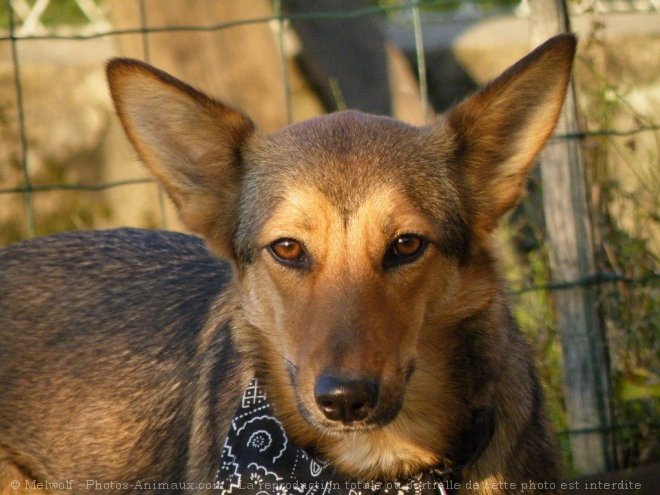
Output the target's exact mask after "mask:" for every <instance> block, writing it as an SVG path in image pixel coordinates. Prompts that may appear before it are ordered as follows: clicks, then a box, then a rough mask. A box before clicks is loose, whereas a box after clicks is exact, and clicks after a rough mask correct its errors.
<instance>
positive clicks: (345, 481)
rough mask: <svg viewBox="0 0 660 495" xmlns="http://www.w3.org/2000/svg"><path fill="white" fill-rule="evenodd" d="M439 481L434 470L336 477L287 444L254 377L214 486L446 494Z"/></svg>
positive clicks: (261, 492)
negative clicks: (375, 477)
mask: <svg viewBox="0 0 660 495" xmlns="http://www.w3.org/2000/svg"><path fill="white" fill-rule="evenodd" d="M441 479H442V478H441V476H439V475H437V474H436V472H435V471H434V470H427V471H425V472H422V473H420V474H418V475H417V476H415V477H413V478H411V479H407V480H393V481H368V482H367V481H358V480H355V479H350V478H344V477H341V476H340V475H338V474H337V473H336V472H335V470H334V469H333V468H332V466H331V465H330V464H329V463H328V461H326V460H324V459H322V458H319V457H314V456H313V455H311V454H310V453H309V452H307V451H306V450H304V449H302V448H300V447H298V446H297V445H295V444H293V443H292V442H291V439H289V437H287V435H286V433H285V431H284V428H283V427H282V423H280V421H279V420H278V419H277V418H276V417H275V415H274V413H273V409H272V407H271V404H270V402H269V401H268V398H267V397H266V393H265V390H264V389H263V388H262V387H261V386H260V385H259V383H258V382H257V380H256V379H255V380H252V382H250V385H249V386H248V388H247V389H246V390H245V392H244V393H243V397H242V399H241V404H240V406H239V408H238V410H237V411H236V414H235V415H234V419H233V420H232V423H231V426H230V428H229V433H228V435H227V440H226V441H225V445H224V448H223V450H222V456H221V459H220V467H219V468H218V471H217V473H216V480H215V481H216V482H215V487H216V488H218V489H219V490H220V491H221V493H222V495H228V494H231V495H246V494H254V495H372V494H388V495H408V494H410V495H427V494H428V495H431V494H433V495H446V494H447V492H446V491H445V487H444V485H443V484H442V481H441Z"/></svg>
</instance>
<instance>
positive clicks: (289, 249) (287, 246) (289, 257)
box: [269, 239, 307, 267]
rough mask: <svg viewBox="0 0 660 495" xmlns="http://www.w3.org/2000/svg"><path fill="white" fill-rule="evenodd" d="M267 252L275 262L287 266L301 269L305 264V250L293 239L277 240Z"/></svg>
mask: <svg viewBox="0 0 660 495" xmlns="http://www.w3.org/2000/svg"><path fill="white" fill-rule="evenodd" d="M269 250H270V254H271V255H272V256H273V258H275V260H277V261H279V262H280V263H283V264H285V265H287V266H293V267H303V266H304V265H305V264H306V262H307V253H306V252H305V248H303V246H302V244H301V243H300V242H298V241H296V240H295V239H278V240H277V241H275V242H273V243H272V244H271V245H270V246H269Z"/></svg>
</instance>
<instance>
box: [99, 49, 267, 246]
mask: <svg viewBox="0 0 660 495" xmlns="http://www.w3.org/2000/svg"><path fill="white" fill-rule="evenodd" d="M107 77H108V82H109V84H110V92H111V94H112V99H113V102H114V105H115V108H116V109H117V113H118V115H119V119H120V120H121V123H122V125H123V126H124V130H125V131H126V134H127V135H128V138H129V139H130V141H131V143H132V144H133V147H134V148H135V150H136V151H137V153H138V155H139V156H140V158H141V159H142V161H143V162H144V163H145V164H146V165H147V167H148V168H149V169H150V170H151V172H152V173H153V174H154V175H155V176H156V178H157V179H158V181H159V182H160V183H161V184H162V186H163V188H164V189H165V191H166V192H167V194H168V195H169V197H170V198H171V199H172V201H173V202H174V204H175V205H176V208H177V211H178V212H179V215H180V216H181V219H182V221H183V223H184V224H185V225H186V226H187V227H188V228H189V229H191V230H192V231H193V232H196V233H198V234H200V235H202V236H203V237H205V238H206V240H207V241H208V243H209V244H210V246H211V247H213V248H215V249H216V250H217V251H218V254H220V255H222V256H225V257H228V258H232V257H233V249H232V235H233V231H234V227H235V221H236V207H237V202H238V194H239V190H240V183H241V176H242V164H241V161H242V160H241V153H242V150H243V148H244V146H245V144H246V141H247V140H248V139H249V138H250V137H251V136H252V135H253V134H254V132H255V127H254V124H253V123H252V121H251V120H250V119H249V118H247V117H246V116H244V115H243V114H241V113H239V112H237V111H236V110H233V109H231V108H229V107H227V106H225V105H223V104H222V103H219V102H217V101H215V100H213V99H211V98H209V97H208V96H206V95H204V94H203V93H201V92H199V91H197V90H195V89H193V88H191V87H190V86H188V85H187V84H185V83H183V82H181V81H179V80H177V79H175V78H173V77H172V76H170V75H168V74H166V73H164V72H162V71H159V70H158V69H155V68H153V67H151V66H149V65H147V64H144V63H142V62H138V61H136V60H130V59H113V60H111V61H110V62H109V63H108V66H107Z"/></svg>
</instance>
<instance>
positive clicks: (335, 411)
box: [314, 374, 378, 423]
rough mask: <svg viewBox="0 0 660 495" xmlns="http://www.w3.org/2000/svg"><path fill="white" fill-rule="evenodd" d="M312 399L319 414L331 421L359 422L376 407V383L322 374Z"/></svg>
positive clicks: (374, 381)
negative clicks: (314, 400) (319, 411)
mask: <svg viewBox="0 0 660 495" xmlns="http://www.w3.org/2000/svg"><path fill="white" fill-rule="evenodd" d="M314 398H315V399H316V404H317V405H318V407H319V409H320V410H321V412H322V413H323V414H324V415H325V417H326V418H328V419H330V420H332V421H341V422H342V423H352V422H354V421H361V420H363V419H364V418H366V417H367V416H368V415H369V413H370V412H371V410H372V409H373V408H374V407H375V406H376V402H377V401H378V382H377V381H376V380H347V379H342V378H339V377H337V376H334V375H330V374H324V375H321V376H320V377H319V379H318V380H317V381H316V385H315V387H314Z"/></svg>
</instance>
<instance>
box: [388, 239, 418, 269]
mask: <svg viewBox="0 0 660 495" xmlns="http://www.w3.org/2000/svg"><path fill="white" fill-rule="evenodd" d="M427 245H428V241H427V240H426V239H424V238H423V237H421V236H419V235H416V234H404V235H401V236H399V237H397V238H396V239H394V241H392V243H391V244H390V246H389V248H388V249H387V252H386V253H385V258H384V259H383V267H384V268H393V267H395V266H398V265H404V264H406V263H412V262H413V261H415V260H416V259H418V258H419V257H420V256H421V255H422V254H423V253H424V250H425V249H426V246H427Z"/></svg>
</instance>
